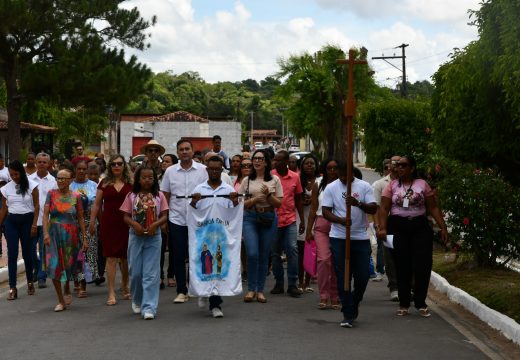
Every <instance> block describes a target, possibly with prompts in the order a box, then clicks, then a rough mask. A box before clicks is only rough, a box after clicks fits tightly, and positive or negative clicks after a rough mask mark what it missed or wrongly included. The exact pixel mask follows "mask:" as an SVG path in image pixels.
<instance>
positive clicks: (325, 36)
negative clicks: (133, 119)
mask: <svg viewBox="0 0 520 360" xmlns="http://www.w3.org/2000/svg"><path fill="white" fill-rule="evenodd" d="M479 2H480V0H240V1H237V0H130V1H127V2H125V3H124V4H125V5H124V6H125V7H135V6H137V8H138V9H139V11H140V12H141V15H142V16H143V17H145V18H150V17H151V16H153V15H156V16H157V24H156V25H155V26H154V27H153V28H151V29H150V33H151V38H150V43H151V48H150V49H148V50H146V51H144V52H136V51H129V53H131V54H135V55H137V56H138V58H139V60H140V61H141V62H143V63H146V64H147V65H148V66H149V67H150V68H151V69H152V70H153V71H154V72H161V71H167V70H171V71H173V73H176V74H180V73H182V72H185V71H196V72H198V73H199V74H200V75H201V76H202V78H203V79H204V80H206V81H207V82H210V83H215V82H219V81H241V80H245V79H249V78H251V79H256V80H258V81H259V80H262V79H264V78H265V77H266V76H269V75H273V74H275V73H276V72H277V71H278V65H277V61H278V59H280V58H287V57H289V56H290V55H298V54H301V53H303V52H310V53H313V52H315V51H317V50H319V49H320V48H321V47H322V46H324V45H326V44H334V45H339V46H340V47H341V48H343V49H345V50H348V49H349V48H350V47H353V46H355V47H360V46H365V47H366V48H367V49H368V50H369V53H368V55H369V58H371V57H373V56H382V55H385V56H391V55H394V54H396V55H401V49H394V48H395V47H396V46H398V45H400V44H403V43H405V44H409V46H408V47H407V48H406V56H407V59H406V60H407V63H406V64H407V65H406V70H407V77H408V80H409V81H411V82H415V81H417V80H425V79H426V80H430V77H431V76H432V75H433V73H435V71H436V70H437V68H438V66H439V65H440V64H442V63H443V62H445V61H446V60H447V59H448V56H449V54H450V53H451V52H452V50H453V48H456V47H457V48H462V47H464V46H465V45H467V44H468V43H469V42H470V41H472V40H475V39H476V38H477V29H476V28H475V27H474V26H469V25H468V22H469V21H470V18H469V15H468V9H473V10H476V9H478V4H479ZM370 64H371V66H372V68H373V69H374V70H375V71H376V73H375V75H374V76H375V78H376V80H377V81H378V82H379V83H380V84H381V85H386V86H389V87H394V86H395V85H396V84H397V83H399V82H400V81H401V80H400V76H401V72H400V70H398V69H395V68H394V67H392V66H391V65H390V64H387V63H386V62H384V61H382V60H371V61H370ZM393 64H394V65H396V66H397V67H398V68H401V61H400V60H393Z"/></svg>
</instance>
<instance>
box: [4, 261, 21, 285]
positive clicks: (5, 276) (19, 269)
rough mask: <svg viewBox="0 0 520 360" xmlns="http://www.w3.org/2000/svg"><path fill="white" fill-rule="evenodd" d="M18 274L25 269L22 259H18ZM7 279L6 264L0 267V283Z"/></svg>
mask: <svg viewBox="0 0 520 360" xmlns="http://www.w3.org/2000/svg"><path fill="white" fill-rule="evenodd" d="M17 264H18V266H17V270H18V274H20V273H23V272H24V271H25V264H24V262H23V259H20V260H18V263H17ZM7 280H9V272H8V271H7V266H6V267H3V268H1V269H0V283H2V282H4V281H7Z"/></svg>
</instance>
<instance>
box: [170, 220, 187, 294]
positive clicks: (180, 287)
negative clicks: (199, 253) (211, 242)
mask: <svg viewBox="0 0 520 360" xmlns="http://www.w3.org/2000/svg"><path fill="white" fill-rule="evenodd" d="M168 230H169V231H170V233H169V235H168V236H169V237H170V245H171V247H170V249H169V250H168V251H170V252H172V251H173V274H174V275H175V279H176V281H177V294H184V295H186V294H187V293H188V286H187V285H186V283H187V280H186V260H187V259H188V227H187V226H181V225H177V224H174V223H172V222H170V221H168Z"/></svg>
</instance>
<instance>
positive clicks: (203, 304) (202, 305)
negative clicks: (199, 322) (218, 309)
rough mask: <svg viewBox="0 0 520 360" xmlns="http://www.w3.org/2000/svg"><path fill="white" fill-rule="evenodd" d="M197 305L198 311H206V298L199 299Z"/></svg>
mask: <svg viewBox="0 0 520 360" xmlns="http://www.w3.org/2000/svg"><path fill="white" fill-rule="evenodd" d="M197 304H198V305H199V309H206V308H207V307H208V298H207V297H199V300H198V302H197Z"/></svg>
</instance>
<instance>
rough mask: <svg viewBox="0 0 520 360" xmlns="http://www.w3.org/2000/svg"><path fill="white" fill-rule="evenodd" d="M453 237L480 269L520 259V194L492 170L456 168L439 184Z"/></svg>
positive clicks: (443, 207) (440, 194)
mask: <svg viewBox="0 0 520 360" xmlns="http://www.w3.org/2000/svg"><path fill="white" fill-rule="evenodd" d="M438 190H439V192H438V193H439V196H440V199H441V204H442V210H443V211H444V212H447V213H448V220H447V223H448V226H449V227H451V237H452V238H454V239H457V238H458V239H461V240H462V241H461V246H462V250H465V251H468V252H469V253H470V254H471V255H472V256H473V258H474V260H475V261H476V262H477V263H478V264H479V265H485V266H496V265H497V261H498V263H502V264H505V263H507V262H508V261H510V260H511V259H514V258H516V259H518V258H520V223H519V221H520V206H519V204H520V194H519V189H518V188H516V187H514V186H512V185H511V184H509V183H508V182H506V181H505V180H504V179H503V178H502V177H501V176H500V175H497V174H496V173H495V172H494V171H492V170H480V169H476V170H475V169H470V168H468V167H467V166H458V167H455V168H452V169H451V171H450V173H449V175H447V176H444V177H443V179H442V180H441V181H440V182H439V187H438Z"/></svg>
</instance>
